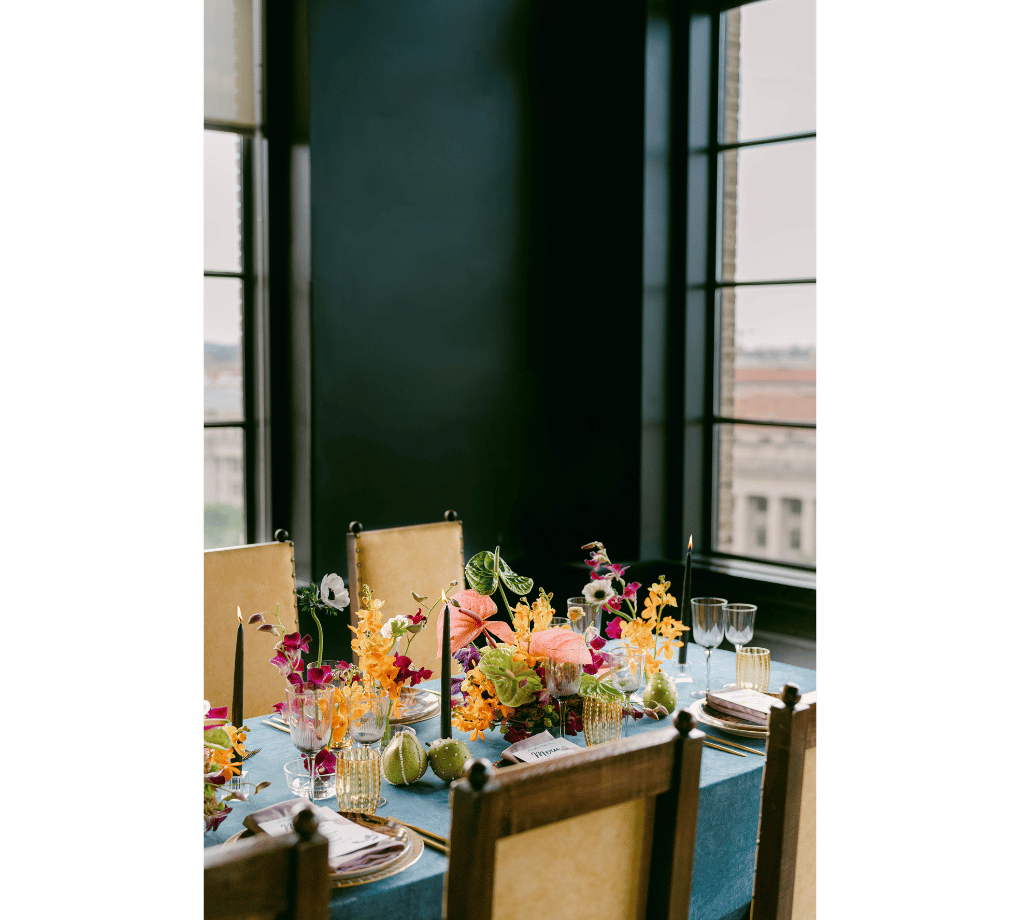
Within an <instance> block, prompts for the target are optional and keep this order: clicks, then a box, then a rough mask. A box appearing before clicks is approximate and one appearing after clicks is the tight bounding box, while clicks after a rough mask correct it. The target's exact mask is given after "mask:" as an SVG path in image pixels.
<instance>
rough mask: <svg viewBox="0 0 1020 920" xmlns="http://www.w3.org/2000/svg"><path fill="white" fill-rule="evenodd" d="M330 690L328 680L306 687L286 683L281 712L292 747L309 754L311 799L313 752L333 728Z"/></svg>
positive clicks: (309, 789) (311, 798) (321, 744)
mask: <svg viewBox="0 0 1020 920" xmlns="http://www.w3.org/2000/svg"><path fill="white" fill-rule="evenodd" d="M333 694H334V689H333V687H332V686H330V685H329V684H327V685H326V686H324V687H318V688H314V689H306V690H298V689H297V688H296V687H294V686H293V685H292V686H290V687H287V703H286V709H285V710H284V714H283V715H284V720H285V721H286V723H287V727H288V728H289V729H290V740H291V741H292V742H293V744H294V747H296V748H297V749H298V750H299V751H300V752H301V753H302V754H304V755H305V756H306V757H307V758H308V799H309V801H313V796H314V789H315V755H316V754H317V753H318V752H319V751H321V750H322V749H323V748H324V747H325V746H326V745H327V744H328V743H329V736H330V734H331V733H332V731H333Z"/></svg>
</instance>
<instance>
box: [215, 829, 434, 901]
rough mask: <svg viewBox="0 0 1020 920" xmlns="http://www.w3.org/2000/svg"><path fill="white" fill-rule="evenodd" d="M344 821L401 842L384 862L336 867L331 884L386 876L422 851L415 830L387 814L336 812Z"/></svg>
mask: <svg viewBox="0 0 1020 920" xmlns="http://www.w3.org/2000/svg"><path fill="white" fill-rule="evenodd" d="M339 814H341V815H342V816H343V817H345V818H347V820H348V821H353V822H354V823H355V824H360V825H361V826H362V827H367V828H369V829H370V830H373V831H377V832H378V833H380V834H385V835H386V836H388V837H393V838H395V839H396V840H398V841H400V843H401V844H403V846H402V847H401V849H400V851H399V852H396V853H394V854H393V855H392V856H391V857H390V858H389V859H387V860H385V861H384V862H380V863H376V864H375V865H374V866H370V867H369V868H367V869H355V870H349V871H345V870H344V869H342V868H341V869H337V870H336V871H334V872H333V873H332V875H331V877H330V881H331V883H332V885H333V887H334V888H353V887H354V886H355V885H366V884H368V883H369V882H377V881H379V880H380V879H384V878H389V877H390V876H391V875H396V874H397V873H398V872H403V871H404V870H405V869H407V868H408V867H410V866H413V865H414V864H415V863H416V862H417V861H418V860H419V859H420V858H421V854H422V853H423V852H425V844H424V843H423V842H422V839H421V837H420V836H419V835H418V834H417V832H415V831H413V830H411V829H410V828H409V827H404V826H403V825H402V824H396V823H395V822H393V821H390V820H388V819H387V818H382V817H380V816H378V815H363V814H359V813H358V812H353V811H341V812H339ZM253 836H254V834H253V833H252V832H251V831H250V830H248V829H247V828H246V829H245V830H243V831H241V832H240V833H237V834H234V835H233V836H232V837H229V838H228V839H227V840H225V841H224V842H223V846H227V845H229V844H232V843H236V842H237V841H238V840H250V839H251V838H252V837H253Z"/></svg>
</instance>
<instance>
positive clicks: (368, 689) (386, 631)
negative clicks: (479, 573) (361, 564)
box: [248, 574, 456, 775]
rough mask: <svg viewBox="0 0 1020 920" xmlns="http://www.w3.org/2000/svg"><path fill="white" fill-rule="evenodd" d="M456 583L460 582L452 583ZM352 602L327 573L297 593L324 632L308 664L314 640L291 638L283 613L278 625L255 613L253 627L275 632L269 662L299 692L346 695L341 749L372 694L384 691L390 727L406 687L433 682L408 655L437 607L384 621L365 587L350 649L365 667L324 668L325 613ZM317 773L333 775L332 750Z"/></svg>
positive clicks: (339, 724) (338, 713)
mask: <svg viewBox="0 0 1020 920" xmlns="http://www.w3.org/2000/svg"><path fill="white" fill-rule="evenodd" d="M452 584H456V582H453V583H452ZM412 597H413V599H414V600H415V601H417V602H419V603H424V602H425V601H426V600H427V598H425V597H422V596H420V595H418V594H416V593H414V592H412ZM349 603H350V595H349V593H348V591H347V588H346V587H345V586H344V582H343V578H341V577H340V576H339V575H337V574H330V575H326V576H325V577H324V578H323V579H322V582H321V584H320V585H319V587H318V589H316V587H315V585H308V586H306V587H304V588H302V589H301V590H300V591H299V592H298V609H299V611H301V612H302V613H306V614H308V615H309V616H311V618H312V620H313V621H314V622H315V625H316V627H317V629H318V633H319V644H318V657H317V658H316V660H315V662H314V663H309V664H308V665H307V666H306V664H305V662H304V660H303V658H302V653H308V651H309V648H310V643H311V636H302V635H301V634H300V632H295V633H289V634H286V633H285V632H284V628H283V624H282V623H281V622H280V613H279V609H277V612H276V623H275V624H274V623H270V622H268V621H267V620H266V618H265V614H262V613H256V614H255V615H254V616H252V617H250V618H249V620H248V623H249V624H250V625H254V626H256V628H258V629H259V630H262V631H265V632H271V633H273V635H275V636H278V637H279V638H280V641H279V642H277V643H276V646H275V651H276V654H275V656H274V657H273V658H272V659H270V660H271V662H272V663H273V664H275V665H276V667H277V668H278V669H279V671H280V674H281V675H282V676H283V677H284V679H285V680H286V681H287V682H288V683H290V684H293V685H294V686H296V687H298V688H299V689H300V688H302V687H307V688H317V687H321V686H323V685H325V684H333V685H334V686H336V687H337V688H338V689H339V688H341V687H342V693H343V695H344V696H345V697H346V699H347V701H348V703H349V706H350V709H349V712H348V707H347V706H344V705H337V706H336V708H335V713H334V721H333V734H332V737H331V743H332V744H333V745H339V744H340V743H341V742H342V741H343V739H344V737H345V735H346V733H347V729H348V715H349V716H350V718H357V717H358V716H360V715H363V714H364V713H365V712H367V711H368V709H369V704H368V702H367V698H368V696H369V695H370V694H372V693H378V692H382V693H385V694H386V695H387V696H388V697H389V706H388V710H387V714H386V723H387V727H388V724H389V719H390V718H391V717H395V716H398V715H399V714H400V693H401V690H402V689H403V687H404V686H405V685H408V684H409V685H410V686H411V687H414V686H416V685H417V684H418V683H420V682H421V681H423V680H428V679H429V678H430V677H431V676H432V672H431V671H430V670H429V669H428V668H414V667H412V662H411V659H410V658H409V657H408V651H409V649H410V647H411V642H412V641H413V640H414V637H415V636H416V635H417V634H418V633H420V632H421V631H422V630H423V629H424V628H425V623H426V621H427V619H428V616H429V614H431V612H432V610H433V609H434V608H435V607H436V605H437V604H438V603H439V601H436V602H435V603H434V604H433V605H432V607H431V608H429V610H428V613H422V608H421V607H419V608H418V610H417V612H416V613H413V614H407V615H404V614H398V615H396V616H393V617H391V618H389V619H386V618H384V617H383V614H382V612H381V611H382V607H383V605H384V604H385V603H386V602H385V601H384V600H383V599H381V598H377V597H374V596H373V592H372V589H371V588H370V587H369V586H368V585H365V586H363V588H362V597H361V607H360V609H359V611H358V625H357V626H351V627H349V628H350V629H351V630H352V631H353V632H354V634H355V636H354V639H353V640H352V642H351V648H352V649H353V651H355V652H356V653H357V654H358V656H359V661H360V665H361V666H360V667H357V666H355V665H353V664H349V663H348V662H346V661H341V662H339V665H338V667H337V668H336V669H333V668H331V667H330V666H329V665H323V664H322V648H323V636H322V624H321V622H320V620H319V615H320V614H329V615H335V614H336V613H337V612H339V611H340V610H343V609H344V608H345V607H347V605H348V604H349ZM402 638H403V639H405V643H404V648H403V653H401V651H400V640H401V639H402ZM285 705H286V704H285V703H277V704H276V705H275V706H274V709H275V710H276V711H277V712H280V711H281V710H282V709H283V708H284V707H285ZM302 759H303V760H304V761H305V765H306V766H307V760H306V758H304V757H303V758H302ZM315 769H316V772H317V773H318V774H320V775H321V774H326V773H332V772H334V771H335V769H336V756H335V754H333V753H332V752H331V751H329V750H328V749H325V748H324V749H323V750H321V751H319V752H318V753H317V754H316V755H315Z"/></svg>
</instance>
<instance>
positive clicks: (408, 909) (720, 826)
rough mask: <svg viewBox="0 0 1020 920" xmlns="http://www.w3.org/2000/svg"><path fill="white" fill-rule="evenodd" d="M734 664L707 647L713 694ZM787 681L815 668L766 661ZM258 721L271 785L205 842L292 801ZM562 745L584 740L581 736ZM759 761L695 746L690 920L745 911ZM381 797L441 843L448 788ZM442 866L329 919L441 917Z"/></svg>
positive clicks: (370, 894)
mask: <svg viewBox="0 0 1020 920" xmlns="http://www.w3.org/2000/svg"><path fill="white" fill-rule="evenodd" d="M688 661H689V663H690V664H691V671H692V676H693V682H692V683H690V684H679V685H678V687H679V690H680V694H681V705H683V706H686V705H688V704H689V703H690V702H692V700H691V699H690V691H691V689H700V688H703V687H704V682H705V655H704V652H703V650H702V649H700V648H697V647H694V646H693V645H692V647H691V648H690V652H689V658H688ZM734 661H735V656H734V654H733V653H732V652H725V651H721V650H716V651H714V652H713V653H712V687H713V689H720V688H721V687H722V686H723V684H725V683H728V682H732V681H733V680H734V679H735V674H734ZM790 681H792V682H794V683H796V684H798V686H799V687H800V689H801V692H802V693H806V692H807V691H809V690H814V689H816V686H815V672H814V671H811V670H808V669H806V668H797V667H793V666H791V665H784V664H780V663H778V662H772V669H771V679H770V682H769V690H771V691H772V692H778V691H779V690H780V689H782V687H783V685H784V684H785V683H787V682H790ZM427 686H430V687H433V688H435V689H438V681H430V682H429V684H427ZM263 718H264V717H257V718H253V719H248V720H247V725H248V726H249V728H250V729H251V732H250V734H249V735H248V740H247V742H246V745H247V747H248V748H249V749H253V748H261V751H260V752H259V753H258V754H256V755H255V756H254V757H252V758H250V759H249V760H248V761H247V762H246V763H245V767H246V769H247V770H248V780H249V781H250V782H252V783H259V782H262V781H264V780H270V781H271V782H272V785H271V786H269V787H268V788H267V789H264V790H263V791H262V792H260V793H259V794H258V795H257V796H255V797H252V798H251V799H249V801H248V802H247V803H244V802H235V803H233V810H232V812H231V814H230V815H229V816H228V817H227V819H226V820H225V821H224V822H223V824H221V825H220V827H219V828H218V829H217V830H216V831H211V832H209V833H207V834H206V835H205V845H206V846H213V845H215V844H220V843H223V842H225V841H226V840H227V839H228V838H229V837H231V836H233V835H234V834H236V833H238V832H239V831H241V830H243V829H244V826H243V824H242V823H241V822H242V821H243V820H244V818H245V816H246V815H248V814H250V813H251V812H254V811H258V810H259V809H262V808H265V807H267V806H269V805H274V804H276V803H277V802H282V801H286V800H287V799H291V798H294V796H293V795H292V794H291V792H290V790H289V789H288V788H287V782H286V779H285V777H284V774H283V765H284V764H285V763H287V762H288V761H291V760H294V759H296V758H297V757H298V753H297V751H296V749H295V748H294V746H293V745H292V744H291V741H290V735H288V734H286V733H285V732H281V731H277V730H276V729H273V728H270V727H268V726H266V725H264V724H263V722H262V719H263ZM661 727H662V726H661V723H657V722H654V721H653V720H651V719H647V718H645V719H640V720H638V721H637V722H636V723H631V728H630V730H631V731H651V730H654V729H656V728H661ZM701 727H702V728H704V729H706V732H707V734H709V735H711V734H716V735H718V736H720V737H722V738H729V739H730V740H731V741H736V742H738V743H739V744H744V745H746V746H748V747H753V748H756V749H758V750H762V751H764V749H765V744H764V742H763V741H756V740H754V739H749V738H735V737H733V736H730V735H726V734H724V733H722V732H717V731H716V730H715V729H712V728H707V727H706V726H701ZM414 728H415V731H416V732H417V734H418V737H419V739H420V740H421V741H422V743H423V744H427V743H428V742H429V741H433V740H435V739H436V738H438V737H439V717H438V716H436V717H435V718H432V719H429V720H427V721H425V722H418V723H416V724H415V725H414ZM454 736H455V737H458V738H460V739H461V740H462V741H464V742H466V743H467V744H468V747H470V749H471V753H472V754H473V755H474V756H475V757H487V758H488V759H489V760H491V761H492V762H493V763H495V762H496V761H498V760H499V758H500V755H501V754H502V752H503V750H505V749H506V747H507V743H506V742H505V741H504V740H503V737H502V735H500V734H499V731H498V730H497V731H492V732H486V733H485V740H484V741H470V740H469V738H468V736H467V735H466V734H465V733H463V732H459V731H457V730H456V729H454ZM571 740H573V741H574V742H576V743H578V744H582V745H583V744H584V737H583V735H578V736H577V737H575V738H572V739H571ZM764 762H765V758H764V757H758V756H756V755H754V754H748V755H747V756H746V757H736V756H734V755H732V754H725V753H723V752H722V751H716V750H714V749H712V748H708V747H706V748H705V749H704V752H703V754H702V761H701V798H700V803H699V806H698V839H697V849H696V852H695V857H694V879H693V892H692V895H691V910H690V917H691V920H736V918H740V917H746V916H747V915H748V909H749V905H750V902H751V892H752V886H753V880H754V849H755V840H756V838H757V832H758V808H759V802H760V797H761V779H762V768H763V765H764ZM383 794H384V795H385V796H386V799H387V803H386V804H385V805H383V806H382V807H381V808H380V809H379V812H378V813H379V814H381V815H390V816H392V817H394V818H399V819H400V820H403V821H407V822H408V823H410V824H416V825H418V826H419V827H423V828H425V829H426V830H430V831H434V832H436V833H438V834H441V835H442V836H444V837H449V835H450V808H449V786H448V785H447V784H446V783H443V782H441V781H440V780H439V779H438V778H437V777H436V776H435V774H434V773H433V772H432V771H431V770H428V771H426V773H425V776H424V777H423V778H422V779H421V780H419V781H418V782H417V783H414V784H413V785H411V786H391V785H389V784H388V783H386V782H384V783H383ZM318 804H320V805H325V806H327V807H333V808H335V807H336V799H332V800H330V799H322V800H320V801H319V802H318ZM594 858H595V857H594V856H593V859H594ZM446 866H447V860H446V857H445V856H443V855H442V854H440V853H437V852H436V851H435V850H431V849H429V848H426V849H425V852H424V853H423V854H422V857H421V858H420V859H419V860H418V862H416V863H415V864H414V865H413V866H411V867H410V868H409V869H406V870H404V871H403V872H401V873H399V874H398V875H395V876H392V877H391V878H388V879H382V880H381V881H377V882H372V883H370V884H367V885H361V886H358V887H355V888H342V889H337V891H336V892H335V893H334V895H333V899H332V902H331V905H330V916H331V917H332V918H334V920H339V918H357V920H373V918H379V920H393V918H394V917H400V918H404V920H440V918H441V917H442V903H443V875H444V873H445V871H446Z"/></svg>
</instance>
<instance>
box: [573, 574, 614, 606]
mask: <svg viewBox="0 0 1020 920" xmlns="http://www.w3.org/2000/svg"><path fill="white" fill-rule="evenodd" d="M581 593H582V594H583V595H584V599H585V600H586V601H587V602H588V603H589V604H598V605H599V606H600V607H601V606H603V605H604V604H605V603H606V601H608V600H609V599H610V598H611V597H615V596H616V592H615V591H614V590H613V583H612V582H611V581H610V580H609V579H608V578H596V579H595V580H594V581H590V582H588V584H586V585H585V586H584V591H582V592H581Z"/></svg>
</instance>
